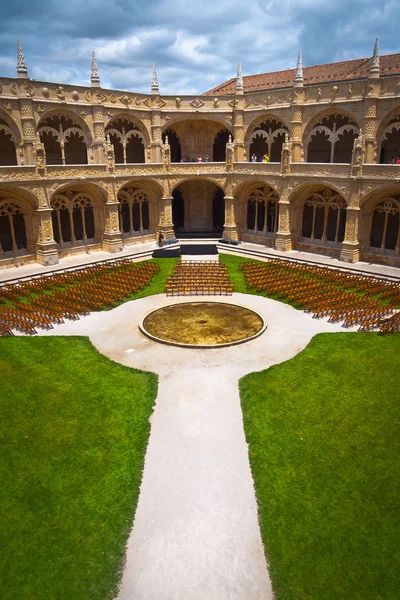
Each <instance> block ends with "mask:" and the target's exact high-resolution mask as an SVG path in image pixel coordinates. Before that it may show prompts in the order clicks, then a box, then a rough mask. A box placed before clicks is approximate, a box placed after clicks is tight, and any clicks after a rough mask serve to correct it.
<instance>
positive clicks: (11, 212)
mask: <svg viewBox="0 0 400 600" xmlns="http://www.w3.org/2000/svg"><path fill="white" fill-rule="evenodd" d="M27 245H28V244H27V234H26V226H25V218H24V214H23V210H22V208H21V206H20V205H19V204H18V202H14V201H12V200H0V255H2V254H3V253H10V254H11V255H13V256H17V255H18V254H19V251H20V250H26V249H27Z"/></svg>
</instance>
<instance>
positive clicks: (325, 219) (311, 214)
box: [302, 189, 347, 244]
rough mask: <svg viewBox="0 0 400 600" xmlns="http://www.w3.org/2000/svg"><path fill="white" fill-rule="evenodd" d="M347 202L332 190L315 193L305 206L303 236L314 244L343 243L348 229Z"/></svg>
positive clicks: (307, 199) (306, 201)
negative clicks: (315, 242) (318, 242)
mask: <svg viewBox="0 0 400 600" xmlns="http://www.w3.org/2000/svg"><path fill="white" fill-rule="evenodd" d="M346 210H347V204H346V201H345V200H344V199H343V198H342V197H341V196H339V194H335V193H334V192H332V190H329V189H325V190H322V191H320V192H315V193H313V194H312V195H310V196H309V197H308V198H306V200H305V202H304V205H303V221H302V236H303V238H307V239H310V240H311V241H312V242H314V241H315V240H321V241H322V242H334V243H335V244H338V243H341V242H343V240H344V234H345V229H346Z"/></svg>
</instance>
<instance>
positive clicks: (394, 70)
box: [204, 54, 400, 96]
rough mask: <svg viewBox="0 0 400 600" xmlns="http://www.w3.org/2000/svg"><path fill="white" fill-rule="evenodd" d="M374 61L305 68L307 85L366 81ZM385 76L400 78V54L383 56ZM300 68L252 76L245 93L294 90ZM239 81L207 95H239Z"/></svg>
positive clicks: (366, 59) (247, 80)
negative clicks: (399, 76) (398, 76)
mask: <svg viewBox="0 0 400 600" xmlns="http://www.w3.org/2000/svg"><path fill="white" fill-rule="evenodd" d="M371 60H372V59H371V58H357V59H355V60H346V61H343V62H337V63H329V64H327V65H315V66H313V67H304V68H303V73H304V84H305V85H307V84H309V85H311V84H318V83H328V82H330V81H351V80H352V79H363V78H366V77H367V76H368V69H369V66H370V64H371ZM379 60H380V68H381V77H382V76H385V75H386V76H387V75H397V74H399V75H400V54H387V55H386V56H381V57H380V59H379ZM295 73H296V69H286V71H275V72H274V73H261V74H260V75H248V76H247V77H243V84H244V91H245V93H246V92H260V91H264V90H274V89H278V88H285V87H291V86H292V85H293V80H294V76H295ZM235 83H236V78H232V79H229V80H228V81H225V82H224V83H221V84H220V85H217V86H216V87H215V88H213V89H212V90H209V91H208V92H205V94H204V95H207V96H223V95H225V94H233V93H234V92H235Z"/></svg>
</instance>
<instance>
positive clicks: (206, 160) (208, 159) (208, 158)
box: [203, 154, 210, 162]
mask: <svg viewBox="0 0 400 600" xmlns="http://www.w3.org/2000/svg"><path fill="white" fill-rule="evenodd" d="M203 162H210V157H209V156H208V154H205V155H204V159H203Z"/></svg>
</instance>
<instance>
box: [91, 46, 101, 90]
mask: <svg viewBox="0 0 400 600" xmlns="http://www.w3.org/2000/svg"><path fill="white" fill-rule="evenodd" d="M90 83H91V87H100V77H99V70H98V68H97V61H96V54H95V53H94V52H92V72H91V75H90Z"/></svg>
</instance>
